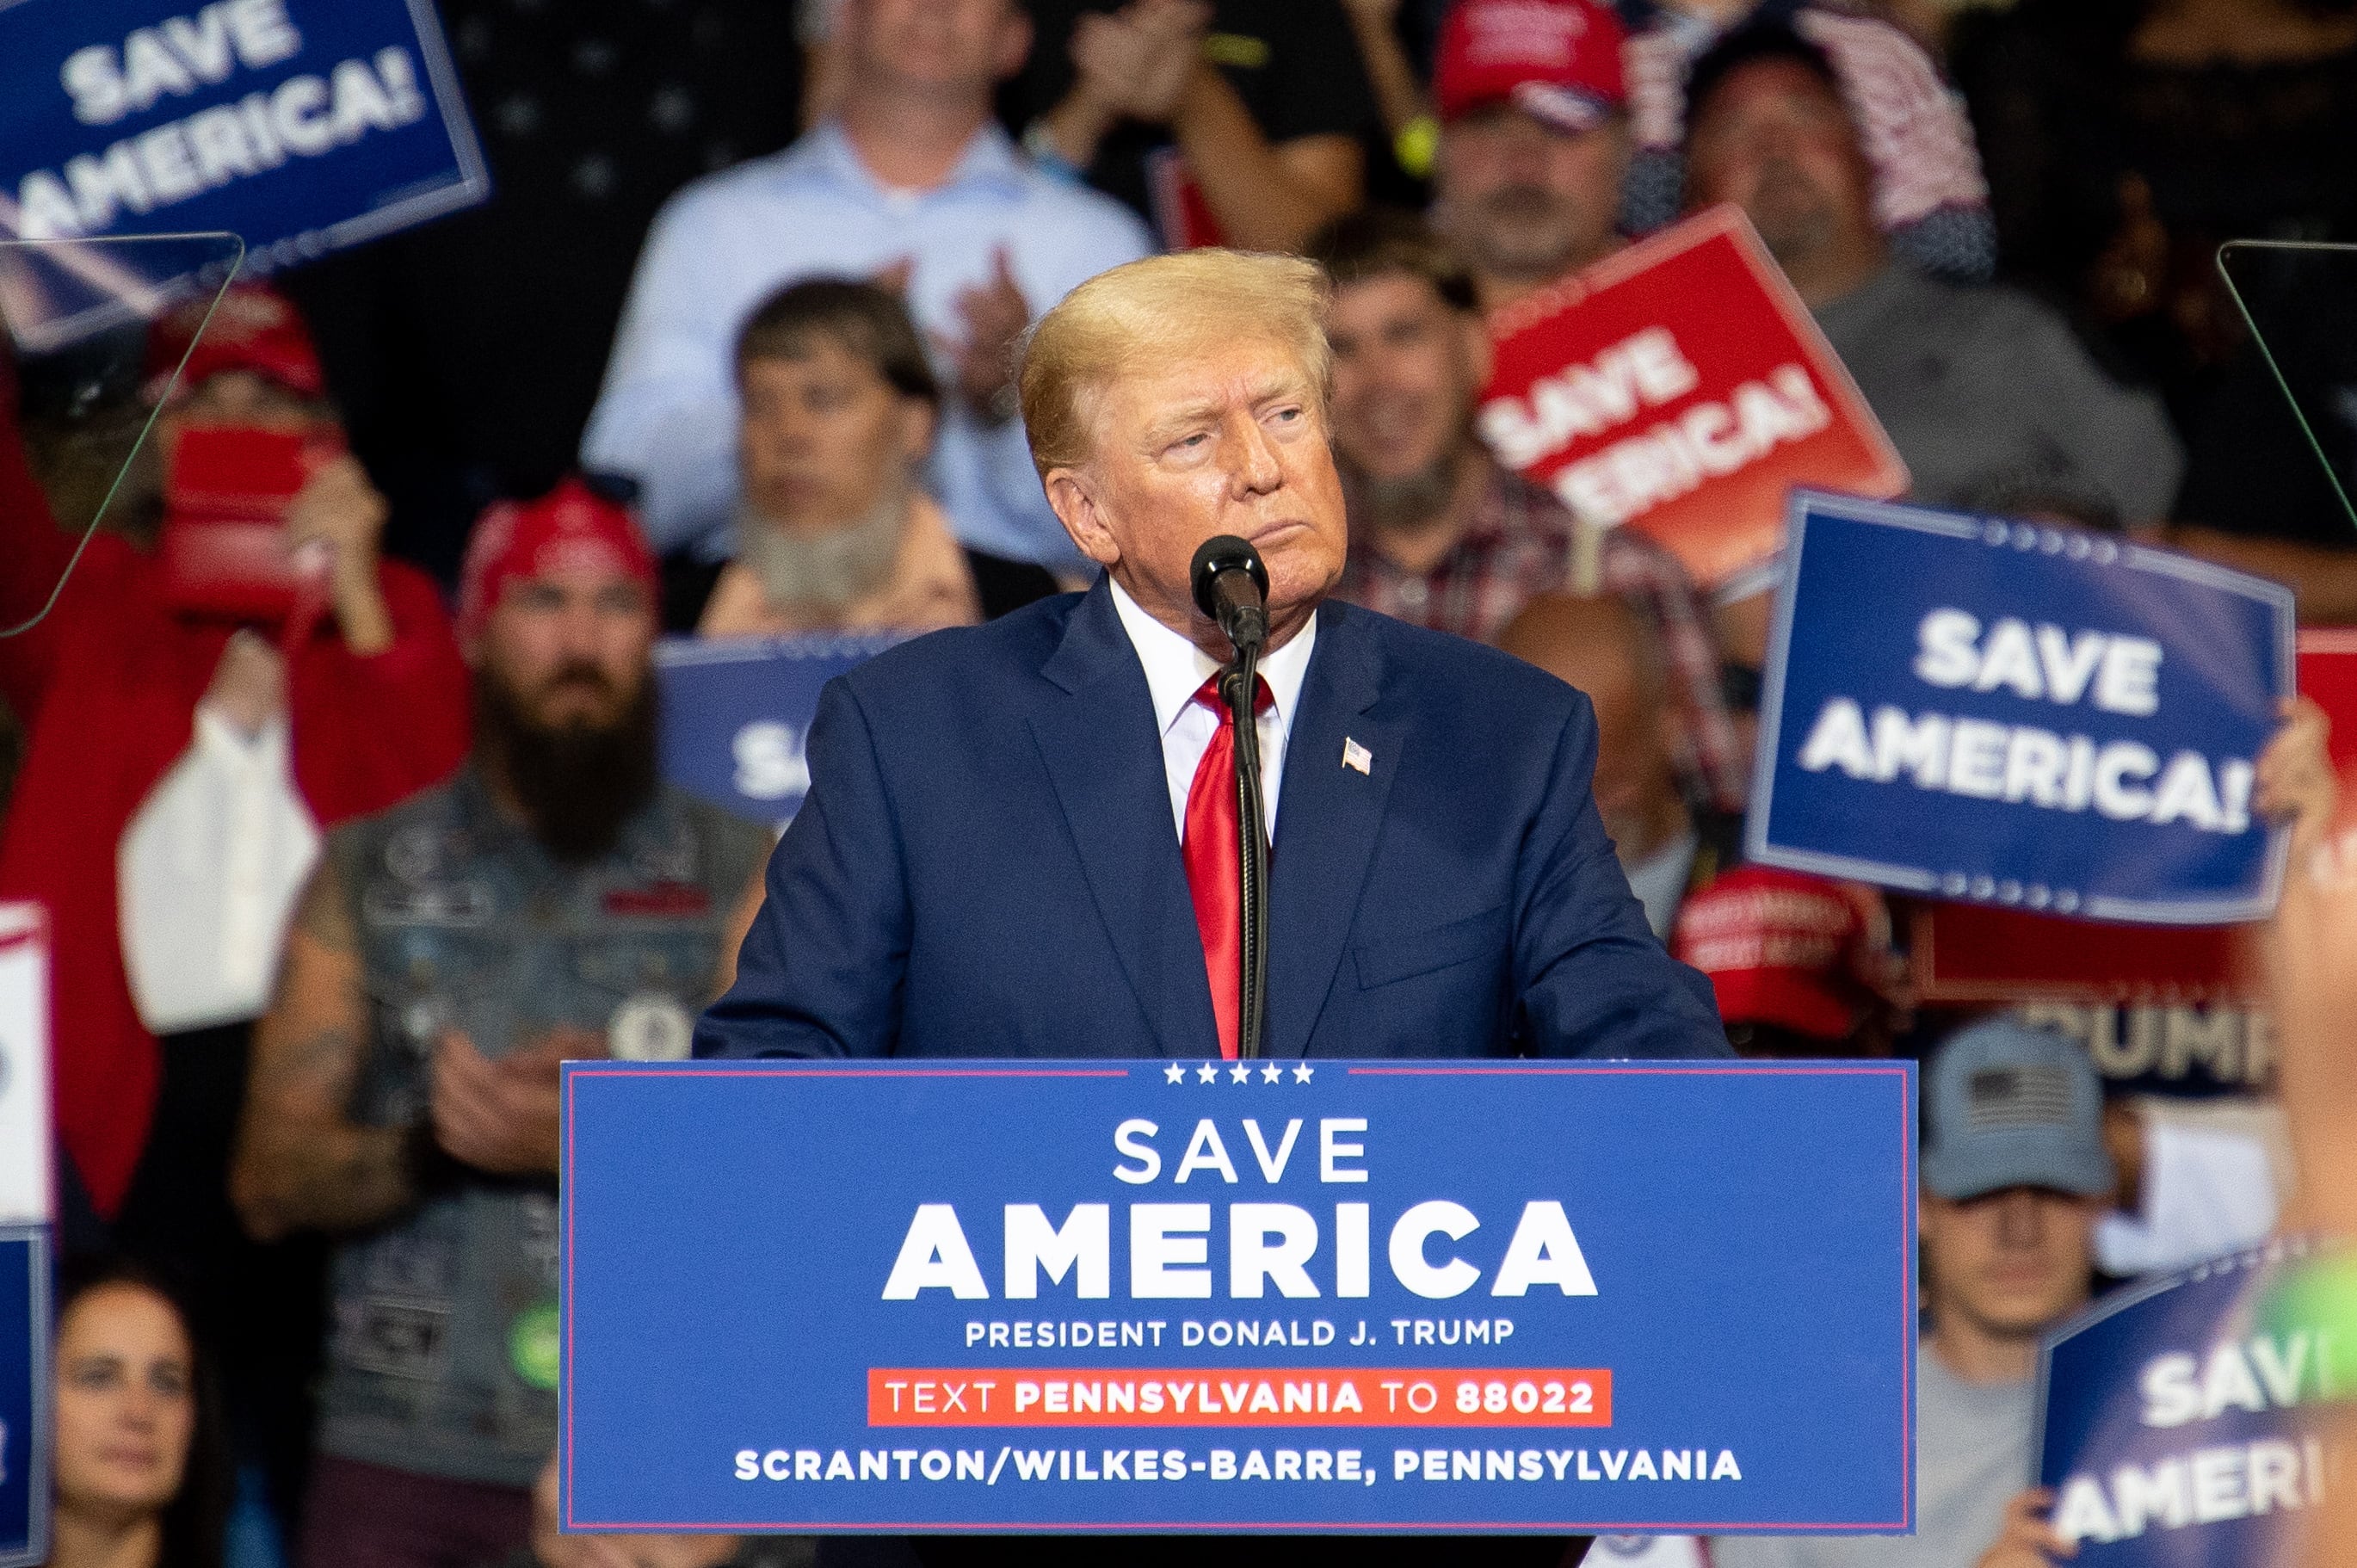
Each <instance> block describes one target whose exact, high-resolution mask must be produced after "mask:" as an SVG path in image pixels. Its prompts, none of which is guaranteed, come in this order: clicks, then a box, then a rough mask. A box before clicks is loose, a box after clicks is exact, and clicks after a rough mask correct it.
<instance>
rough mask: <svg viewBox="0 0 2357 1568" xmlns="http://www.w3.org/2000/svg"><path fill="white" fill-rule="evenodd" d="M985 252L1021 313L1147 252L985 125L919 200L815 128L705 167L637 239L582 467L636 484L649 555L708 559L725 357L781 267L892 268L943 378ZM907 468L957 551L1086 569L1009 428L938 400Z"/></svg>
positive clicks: (718, 543)
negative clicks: (920, 469)
mask: <svg viewBox="0 0 2357 1568" xmlns="http://www.w3.org/2000/svg"><path fill="white" fill-rule="evenodd" d="M1002 245H1003V246H1005V247H1006V252H1007V257H1008V264H1009V266H1010V267H1011V268H1012V269H1013V271H1014V274H1015V278H1016V281H1017V284H1018V285H1020V286H1021V288H1022V291H1023V298H1024V301H1025V303H1026V304H1028V306H1030V307H1031V313H1032V316H1033V318H1034V319H1037V318H1038V317H1039V315H1040V314H1041V313H1043V312H1045V311H1046V310H1047V309H1048V307H1049V306H1052V305H1054V304H1055V303H1056V302H1057V301H1058V300H1060V299H1061V298H1063V297H1064V295H1065V294H1066V293H1067V292H1068V291H1069V290H1071V288H1072V286H1073V285H1076V284H1078V283H1080V282H1081V281H1082V279H1084V278H1089V277H1093V276H1095V275H1096V274H1098V273H1101V272H1103V271H1104V270H1105V269H1106V268H1107V267H1111V266H1116V265H1118V264H1120V263H1123V262H1128V261H1135V260H1136V259H1137V258H1138V257H1140V256H1143V255H1146V254H1149V253H1150V252H1152V250H1153V241H1152V237H1151V236H1150V235H1148V234H1147V233H1146V228H1145V226H1144V225H1143V224H1141V223H1140V222H1138V220H1136V218H1135V216H1134V215H1133V214H1132V213H1131V212H1130V210H1129V209H1127V208H1125V207H1124V206H1122V205H1121V203H1119V202H1117V201H1115V200H1114V199H1112V198H1110V197H1107V196H1103V195H1101V194H1099V193H1098V192H1096V191H1092V190H1083V189H1080V188H1076V187H1073V186H1070V185H1066V184H1064V183H1063V182H1061V181H1060V180H1057V179H1055V178H1053V177H1049V176H1048V175H1045V174H1042V173H1040V172H1039V170H1037V169H1035V168H1034V167H1032V166H1031V165H1030V163H1029V161H1028V159H1026V158H1025V157H1024V156H1023V155H1022V154H1021V153H1019V152H1017V150H1016V148H1015V145H1014V144H1013V143H1011V142H1009V141H1008V140H1007V139H1006V134H1005V133H1003V132H1002V131H1000V130H999V129H998V128H997V126H996V125H985V127H984V128H983V129H982V130H981V131H980V132H978V133H977V134H975V136H974V140H973V142H972V143H971V144H969V145H967V147H966V150H965V154H964V156H963V157H961V158H960V159H959V161H958V165H957V167H956V168H955V169H954V170H952V172H951V174H950V177H949V178H948V179H947V180H945V181H943V182H942V185H941V186H939V187H938V188H934V189H931V190H927V191H922V192H910V191H901V190H894V189H891V188H888V187H886V186H884V185H883V184H882V183H881V182H880V181H878V180H877V178H876V177H875V176H874V175H873V174H872V173H870V172H869V171H868V168H867V166H866V165H865V164H864V163H862V162H861V161H860V158H859V155H858V153H857V152H856V150H854V148H853V146H852V145H851V141H850V138H848V137H847V136H845V134H844V133H843V128H842V126H841V125H840V124H837V123H836V122H834V121H832V120H827V121H822V122H821V123H820V124H817V125H816V126H814V127H813V128H812V129H811V131H810V132H809V133H808V134H805V135H804V136H803V137H802V139H801V140H800V141H798V142H796V143H794V145H791V147H788V148H787V149H786V150H785V151H783V152H780V153H775V154H772V155H770V156H768V157H762V158H755V159H753V160H752V161H751V162H749V163H742V164H738V165H737V166H735V167H734V168H729V169H725V170H723V171H722V172H720V173H718V174H715V175H707V176H705V177H704V178H702V179H699V180H697V181H695V182H694V183H693V184H691V185H689V186H688V187H686V188H684V189H683V190H682V191H680V192H679V193H678V194H677V195H675V196H673V198H672V199H670V200H669V201H667V202H665V203H664V204H663V209H662V212H661V213H659V214H658V215H657V216H656V218H655V220H654V225H653V227H652V228H651V230H650V231H648V234H647V242H646V246H645V248H644V249H643V250H642V251H641V252H640V255H639V265H638V272H637V273H636V274H635V275H634V276H633V277H632V278H631V280H630V303H629V306H628V307H627V308H626V309H625V310H624V311H623V313H622V318H621V322H620V325H619V327H618V328H616V330H615V334H614V348H613V355H612V358H611V359H610V360H608V362H607V365H606V381H605V387H604V390H602V391H601V392H599V393H598V396H597V408H596V409H595V410H594V411H593V412H592V413H591V414H590V416H589V424H588V429H587V432H586V434H585V435H583V436H582V442H581V460H582V462H583V464H584V465H585V466H587V467H592V468H608V469H614V470H619V471H620V472H622V473H627V474H631V475H634V476H636V477H637V478H638V479H639V481H640V487H641V489H640V507H639V515H640V526H642V527H643V528H644V529H645V530H646V532H647V538H648V540H649V542H651V543H652V544H653V545H654V547H655V549H656V550H657V551H658V552H662V553H669V552H672V551H675V550H681V549H689V548H692V549H694V552H695V553H696V554H697V555H698V556H700V557H701V558H703V559H705V560H707V561H719V560H726V558H727V557H728V556H729V554H730V553H732V549H733V543H734V541H733V538H732V535H733V532H734V524H733V522H732V521H731V520H732V517H733V515H734V512H735V509H736V505H737V383H736V371H735V360H734V357H733V356H734V349H735V347H736V343H737V330H738V328H741V327H742V326H743V325H744V322H745V317H747V316H748V315H749V314H750V313H751V311H752V310H753V307H754V306H757V305H759V303H760V302H761V301H762V299H764V298H765V297H767V296H768V295H769V294H770V291H771V290H773V289H776V288H778V287H780V286H781V285H785V284H789V283H791V282H794V281H795V280H796V279H799V278H807V277H869V276H873V275H874V274H877V273H879V272H882V271H884V270H885V269H886V268H888V267H890V266H893V265H895V264H896V263H912V265H913V271H912V272H911V273H910V274H909V281H908V284H907V286H906V287H905V288H904V289H903V290H902V291H901V293H902V295H904V297H905V298H906V299H907V301H908V305H909V314H910V315H911V316H912V317H915V318H916V322H917V325H918V326H919V327H920V328H924V329H925V331H926V334H927V337H928V340H929V341H931V342H933V343H934V344H936V348H935V349H934V355H935V358H934V366H933V368H934V372H935V373H936V374H937V375H940V376H941V377H942V378H943V382H944V384H945V385H946V384H949V382H950V380H951V378H952V371H953V370H954V367H953V366H952V364H951V363H950V362H949V360H948V358H947V356H946V354H945V353H943V352H942V350H941V349H939V347H938V344H939V343H940V341H941V340H942V339H948V340H952V341H963V339H964V338H965V335H966V328H965V320H964V317H962V316H961V315H960V314H959V311H958V296H959V295H960V294H961V293H962V292H963V290H965V289H968V288H974V287H979V286H981V285H985V284H986V283H988V282H989V281H990V279H991V276H992V267H993V265H994V263H993V261H992V257H993V256H994V255H995V254H996V252H997V250H998V248H999V247H1000V246H1002ZM927 479H928V483H927V485H926V489H929V490H930V491H931V493H932V494H933V495H934V496H936V497H938V498H939V499H940V500H941V503H942V510H945V511H947V512H948V513H949V515H950V524H951V526H952V528H953V529H954V530H955V531H956V532H957V536H958V539H959V541H960V542H963V543H965V544H970V545H972V546H974V548H975V549H977V550H987V551H990V552H992V553H995V554H999V555H1006V556H1011V557H1014V558H1017V559H1019V560H1027V561H1039V562H1043V563H1046V564H1049V565H1051V566H1056V567H1062V568H1068V569H1071V570H1073V571H1081V572H1085V571H1092V570H1093V567H1092V565H1091V564H1090V563H1089V562H1088V561H1086V560H1084V559H1083V558H1082V556H1081V554H1080V553H1079V552H1078V551H1077V550H1075V549H1073V547H1072V542H1071V538H1070V537H1069V536H1068V535H1066V533H1065V532H1064V527H1063V524H1061V523H1060V522H1058V521H1056V514H1055V513H1054V512H1053V511H1051V510H1049V507H1048V498H1047V497H1046V496H1045V495H1044V494H1042V493H1041V491H1040V489H1039V470H1038V469H1036V468H1034V467H1032V466H1031V448H1030V446H1029V445H1028V443H1027V442H1026V440H1025V438H1024V435H1023V422H1022V421H1021V420H1020V419H1010V420H1007V421H1006V423H1004V424H998V425H995V426H994V425H984V424H978V423H977V422H976V421H975V419H974V416H973V415H972V414H971V413H968V412H967V411H966V409H965V408H964V406H963V404H962V403H960V402H959V401H958V400H957V399H955V398H952V399H949V400H947V402H946V403H944V405H943V407H942V422H941V427H940V428H939V429H938V430H937V431H936V432H935V433H934V442H933V451H932V454H931V460H930V463H929V473H928V475H927Z"/></svg>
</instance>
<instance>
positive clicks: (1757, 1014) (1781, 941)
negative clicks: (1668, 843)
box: [1670, 865, 1893, 1041]
mask: <svg viewBox="0 0 2357 1568" xmlns="http://www.w3.org/2000/svg"><path fill="white" fill-rule="evenodd" d="M1670 951H1671V953H1672V954H1673V955H1674V957H1676V958H1677V959H1678V960H1679V961H1681V962H1684V963H1690V964H1692V965H1694V967H1695V968H1696V969H1698V970H1700V971H1702V972H1703V973H1705V974H1706V975H1708V976H1709V977H1710V987H1711V990H1712V991H1714V992H1716V993H1717V996H1718V1014H1719V1016H1720V1017H1721V1018H1722V1019H1724V1020H1725V1021H1726V1022H1727V1023H1729V1024H1769V1025H1773V1026H1776V1027H1778V1028H1782V1029H1790V1030H1792V1031H1793V1032H1794V1033H1796V1034H1802V1035H1807V1036H1811V1037H1812V1038H1814V1039H1820V1040H1828V1041H1832V1040H1843V1039H1846V1038H1848V1036H1849V1035H1850V1032H1851V1031H1852V1030H1853V1029H1855V1028H1856V1027H1857V1025H1858V1023H1859V1021H1860V1020H1861V1019H1862V1018H1863V1017H1864V1016H1865V1013H1866V1009H1867V1007H1868V1006H1869V1005H1870V1004H1872V1003H1873V1002H1874V1001H1875V1000H1876V998H1877V997H1878V996H1880V995H1882V994H1884V993H1886V992H1887V990H1888V988H1889V983H1890V982H1891V980H1892V978H1893V976H1892V973H1891V967H1892V960H1891V956H1890V917H1889V911H1888V910H1887V909H1886V908H1884V907H1883V903H1882V898H1881V896H1880V895H1879V894H1878V893H1876V892H1875V891H1874V890H1873V889H1872V888H1870V887H1865V886H1858V885H1857V884H1856V883H1848V882H1827V881H1824V880H1823V879H1821V878H1818V877H1814V876H1803V875H1801V874H1800V873H1798V872H1793V871H1780V870H1777V869H1776V868H1774V867H1772V866H1766V865H1739V866H1737V867H1736V868H1735V869H1734V870H1732V871H1729V872H1727V874H1726V875H1722V876H1721V877H1719V879H1718V880H1717V881H1716V882H1714V883H1712V884H1711V885H1710V886H1707V887H1705V888H1703V889H1701V890H1700V891H1699V892H1696V893H1695V894H1694V895H1692V896H1691V897H1688V898H1687V899H1686V902H1685V907H1684V908H1682V909H1680V910H1679V911H1678V919H1677V924H1676V926H1675V927H1674V929H1672V930H1671V932H1670Z"/></svg>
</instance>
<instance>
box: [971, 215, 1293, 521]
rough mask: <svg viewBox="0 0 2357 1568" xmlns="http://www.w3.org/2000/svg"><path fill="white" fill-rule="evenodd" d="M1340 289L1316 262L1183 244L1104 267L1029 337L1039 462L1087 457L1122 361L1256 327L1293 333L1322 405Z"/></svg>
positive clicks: (1026, 396)
mask: <svg viewBox="0 0 2357 1568" xmlns="http://www.w3.org/2000/svg"><path fill="white" fill-rule="evenodd" d="M1330 294H1331V289H1330V287H1329V285H1328V283H1327V281H1326V274H1325V273H1324V271H1323V270H1322V269H1320V268H1319V267H1318V264H1317V263H1315V262H1306V261H1303V260H1302V259H1301V258H1299V257H1298V256H1270V255H1260V254H1255V253H1253V252H1245V251H1223V250H1216V249H1205V250H1200V251H1180V252H1177V253H1176V254H1173V255H1168V256H1148V257H1146V259H1145V260H1144V261H1139V262H1130V263H1125V264H1124V265H1121V266H1118V267H1114V268H1113V269H1112V270H1111V271H1109V272H1102V273H1099V274H1097V275H1096V276H1094V277H1092V278H1091V279H1089V281H1088V282H1086V283H1084V284H1082V285H1081V286H1080V287H1078V288H1076V289H1074V290H1073V291H1072V292H1071V293H1070V294H1068V295H1065V296H1064V298H1063V302H1062V303H1061V304H1060V305H1058V306H1056V307H1055V308H1054V309H1053V310H1050V311H1049V312H1048V314H1047V315H1045V316H1043V317H1040V318H1039V321H1038V322H1037V323H1036V324H1035V325H1034V326H1033V327H1032V328H1031V330H1030V332H1029V333H1028V335H1027V337H1026V338H1025V342H1024V346H1023V359H1022V363H1021V365H1020V367H1019V368H1018V369H1017V388H1018V390H1019V391H1020V392H1021V394H1022V399H1023V424H1024V428H1025V430H1026V432H1027V433H1028V435H1029V437H1030V441H1031V462H1032V465H1033V466H1034V467H1037V468H1038V469H1039V473H1040V475H1041V477H1042V478H1045V477H1046V475H1047V473H1048V470H1049V469H1050V468H1060V467H1075V466H1077V465H1079V464H1081V463H1082V462H1085V461H1086V460H1087V459H1088V456H1089V454H1090V452H1091V450H1092V448H1093V447H1094V446H1095V430H1094V428H1093V427H1094V425H1095V423H1096V412H1097V406H1096V405H1097V399H1098V395H1099V394H1100V393H1101V392H1103V390H1104V388H1105V386H1106V385H1107V384H1108V383H1109V382H1111V381H1113V380H1114V377H1116V376H1118V375H1120V374H1121V373H1122V372H1123V371H1126V370H1130V369H1133V368H1135V367H1139V366H1146V365H1160V364H1167V363H1168V362H1169V361H1170V360H1174V359H1178V358H1181V357H1184V356H1185V355H1187V354H1189V353H1193V352H1200V350H1202V349H1207V348H1210V347H1211V346H1213V345H1215V344H1222V343H1233V342H1236V341H1238V340H1240V339H1250V338H1271V339H1274V340H1275V341H1276V342H1279V343H1282V344H1284V345H1285V346H1286V348H1288V349H1291V350H1292V351H1293V354H1294V357H1295V358H1296V359H1297V360H1298V361H1299V362H1300V365H1301V368H1302V370H1303V371H1305V372H1306V373H1307V374H1308V378H1309V384H1310V386H1311V388H1312V389H1313V393H1314V395H1315V396H1316V397H1317V398H1318V403H1319V406H1320V409H1321V411H1322V409H1323V406H1324V403H1325V398H1326V382H1327V374H1328V361H1329V351H1328V349H1327V346H1326V305H1327V300H1328V298H1329V295H1330Z"/></svg>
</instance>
